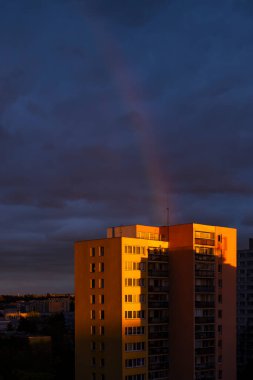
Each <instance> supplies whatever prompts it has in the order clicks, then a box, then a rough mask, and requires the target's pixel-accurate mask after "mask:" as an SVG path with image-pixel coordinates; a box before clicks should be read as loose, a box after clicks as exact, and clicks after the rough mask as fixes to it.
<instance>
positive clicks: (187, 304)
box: [75, 223, 236, 380]
mask: <svg viewBox="0 0 253 380" xmlns="http://www.w3.org/2000/svg"><path fill="white" fill-rule="evenodd" d="M235 267H236V230H235V229H232V228H226V227H217V226H207V225H201V224H195V223H194V224H183V225H176V226H170V227H168V226H165V227H150V226H142V225H134V226H121V227H113V228H109V229H108V230H107V238H106V239H98V240H88V241H82V242H77V243H76V245H75V289H76V323H75V334H76V380H81V379H86V380H168V379H170V380H218V379H223V380H235V379H236V274H235Z"/></svg>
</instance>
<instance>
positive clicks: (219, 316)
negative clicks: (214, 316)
mask: <svg viewBox="0 0 253 380" xmlns="http://www.w3.org/2000/svg"><path fill="white" fill-rule="evenodd" d="M218 318H222V310H218Z"/></svg>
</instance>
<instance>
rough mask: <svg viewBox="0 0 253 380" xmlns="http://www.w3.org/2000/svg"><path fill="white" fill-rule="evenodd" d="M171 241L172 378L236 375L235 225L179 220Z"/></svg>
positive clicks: (232, 378)
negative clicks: (185, 222)
mask: <svg viewBox="0 0 253 380" xmlns="http://www.w3.org/2000/svg"><path fill="white" fill-rule="evenodd" d="M169 240H170V253H169V267H170V279H169V280H170V313H169V315H170V347H171V349H170V378H171V379H173V380H181V379H196V380H201V379H203V380H204V379H205V380H207V379H210V380H216V379H223V380H235V379H236V230H235V229H233V228H226V227H217V226H207V225H202V224H195V223H194V224H185V225H176V226H171V227H169ZM182 363H183V365H182Z"/></svg>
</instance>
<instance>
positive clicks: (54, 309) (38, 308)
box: [17, 297, 70, 314]
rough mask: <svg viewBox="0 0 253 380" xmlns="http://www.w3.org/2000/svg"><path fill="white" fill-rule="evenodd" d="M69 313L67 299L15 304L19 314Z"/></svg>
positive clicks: (54, 298)
mask: <svg viewBox="0 0 253 380" xmlns="http://www.w3.org/2000/svg"><path fill="white" fill-rule="evenodd" d="M69 311H70V298H69V297H64V298H63V297H53V298H51V297H50V298H46V299H34V300H30V301H19V302H17V312H20V313H32V312H35V313H40V314H51V313H67V312H69Z"/></svg>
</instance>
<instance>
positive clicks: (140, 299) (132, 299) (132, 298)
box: [125, 294, 146, 303]
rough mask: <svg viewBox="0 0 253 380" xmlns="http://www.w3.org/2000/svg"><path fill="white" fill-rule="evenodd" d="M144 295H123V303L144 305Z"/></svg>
mask: <svg viewBox="0 0 253 380" xmlns="http://www.w3.org/2000/svg"><path fill="white" fill-rule="evenodd" d="M145 298H146V297H145V294H125V302H129V303H145Z"/></svg>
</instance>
